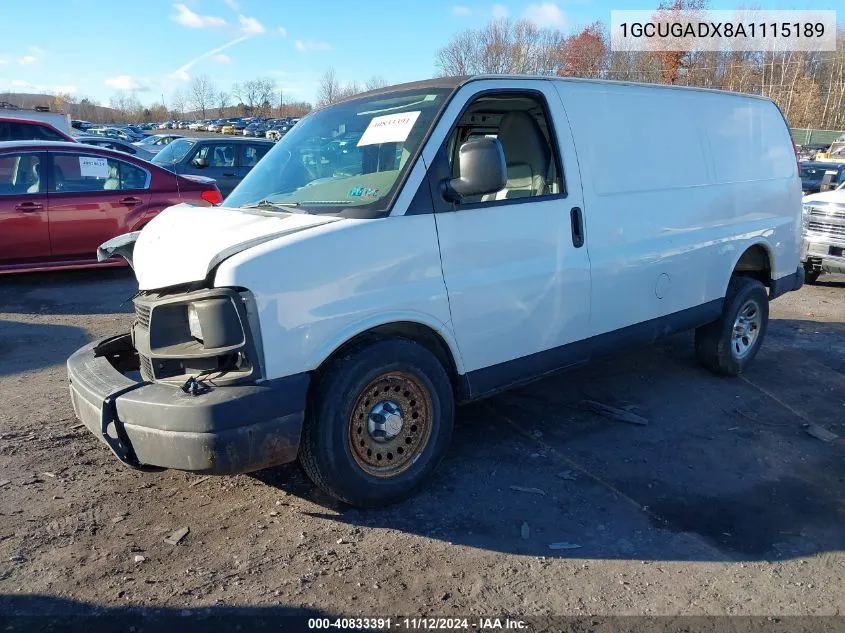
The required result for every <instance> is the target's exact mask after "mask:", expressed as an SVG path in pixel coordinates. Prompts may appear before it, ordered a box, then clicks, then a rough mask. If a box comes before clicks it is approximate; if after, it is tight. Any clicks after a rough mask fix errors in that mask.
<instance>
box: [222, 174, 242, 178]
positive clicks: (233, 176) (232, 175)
mask: <svg viewBox="0 0 845 633" xmlns="http://www.w3.org/2000/svg"><path fill="white" fill-rule="evenodd" d="M223 175H224V176H226V177H227V178H237V176H238V175H237V174H223Z"/></svg>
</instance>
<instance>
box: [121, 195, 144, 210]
mask: <svg viewBox="0 0 845 633" xmlns="http://www.w3.org/2000/svg"><path fill="white" fill-rule="evenodd" d="M120 204H122V205H124V206H127V207H134V206H135V205H136V204H141V199H140V198H136V197H135V196H129V197H127V198H121V199H120Z"/></svg>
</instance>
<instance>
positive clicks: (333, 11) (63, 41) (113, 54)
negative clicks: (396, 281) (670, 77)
mask: <svg viewBox="0 0 845 633" xmlns="http://www.w3.org/2000/svg"><path fill="white" fill-rule="evenodd" d="M656 4H657V0H647V1H645V2H642V1H637V2H632V1H631V0H558V1H557V2H554V1H546V0H538V1H536V2H532V1H530V0H529V1H526V0H500V1H499V2H487V1H476V0H419V1H418V0H296V1H290V0H183V1H182V2H181V3H176V2H173V1H172V0H171V1H168V0H145V1H144V2H137V1H136V0H124V1H120V0H117V1H116V0H88V1H87V2H86V1H83V0H79V1H77V2H60V1H58V0H55V1H54V0H49V1H48V2H46V3H40V4H38V3H36V4H30V3H28V2H12V1H11V0H7V2H4V3H3V14H4V15H3V21H2V26H0V33H2V35H0V92H5V91H12V92H35V91H38V92H41V91H48V92H72V93H75V94H77V95H85V96H89V97H92V98H94V99H95V100H98V101H101V102H104V103H107V102H108V99H109V97H110V96H112V95H113V94H114V93H115V92H117V91H118V90H134V91H136V94H137V96H138V98H139V99H140V100H141V101H142V102H143V103H151V102H155V101H158V102H160V101H161V99H162V95H163V96H164V99H165V100H166V101H167V102H168V103H170V96H171V94H172V93H173V91H174V90H175V89H177V88H178V87H180V86H184V87H187V85H188V83H189V81H190V78H191V76H193V75H201V74H205V75H208V76H209V77H211V78H212V79H213V80H214V81H215V82H216V84H217V85H218V87H219V88H222V89H225V90H229V88H230V87H231V84H232V83H233V82H235V81H243V80H244V79H251V78H254V77H260V76H268V77H272V78H273V79H275V80H276V83H277V85H278V86H279V87H280V88H282V89H283V90H284V98H285V101H289V100H307V101H311V100H313V99H314V94H315V91H316V85H317V81H318V79H319V77H320V75H321V74H322V73H323V72H325V70H326V69H327V68H329V67H334V69H335V71H336V72H337V75H338V78H339V79H341V80H354V79H357V80H359V81H365V80H366V79H367V78H369V77H371V76H373V75H379V76H381V77H384V78H385V79H386V80H387V81H388V82H389V83H398V82H402V81H412V80H415V79H422V78H425V77H429V76H432V75H434V74H435V72H436V69H435V66H434V56H435V52H436V50H437V49H438V48H439V47H441V46H443V45H444V44H445V43H446V42H448V41H449V39H450V38H451V37H452V36H453V35H454V34H455V33H457V32H459V31H462V30H464V29H466V28H476V27H480V26H482V25H484V24H485V23H486V22H487V21H489V20H490V19H491V18H493V17H496V16H507V17H510V18H516V19H518V18H528V19H531V20H533V21H535V22H537V23H538V24H540V25H542V26H546V27H552V28H561V29H562V30H564V31H565V32H568V31H571V30H576V29H577V28H579V27H581V26H583V25H585V24H588V23H590V22H592V21H595V20H602V21H604V22H609V20H610V10H611V9H612V8H613V9H650V8H653V7H654V6H655V5H656ZM738 4H742V3H737V2H726V1H724V0H711V2H710V8H712V9H730V8H734V7H735V6H737V5H738ZM751 4H755V5H757V6H759V7H760V8H764V9H802V8H808V7H814V8H835V7H834V5H835V4H838V3H834V2H826V1H823V2H817V1H816V0H813V1H812V2H811V1H809V0H792V1H789V0H756V2H754V3H751ZM820 5H827V6H826V7H825V6H820ZM841 19H842V18H841V16H840V21H841Z"/></svg>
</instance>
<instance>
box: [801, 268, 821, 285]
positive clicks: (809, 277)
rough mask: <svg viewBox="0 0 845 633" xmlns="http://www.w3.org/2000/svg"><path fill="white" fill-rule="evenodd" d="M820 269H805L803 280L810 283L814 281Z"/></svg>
mask: <svg viewBox="0 0 845 633" xmlns="http://www.w3.org/2000/svg"><path fill="white" fill-rule="evenodd" d="M821 274H822V271H820V270H806V271H804V281H805V283H808V284H810V285H812V284H814V283H816V282H817V281H818V280H819V277H821Z"/></svg>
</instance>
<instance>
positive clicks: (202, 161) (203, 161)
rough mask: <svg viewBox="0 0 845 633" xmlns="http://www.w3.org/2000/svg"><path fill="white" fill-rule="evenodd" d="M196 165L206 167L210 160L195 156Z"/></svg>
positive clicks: (201, 167)
mask: <svg viewBox="0 0 845 633" xmlns="http://www.w3.org/2000/svg"><path fill="white" fill-rule="evenodd" d="M193 163H194V167H199V168H200V169H204V168H205V167H208V161H207V160H206V159H205V158H195V159H194V160H193Z"/></svg>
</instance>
